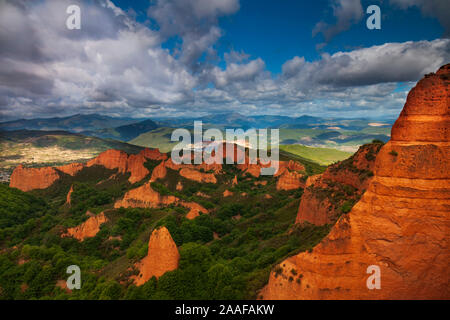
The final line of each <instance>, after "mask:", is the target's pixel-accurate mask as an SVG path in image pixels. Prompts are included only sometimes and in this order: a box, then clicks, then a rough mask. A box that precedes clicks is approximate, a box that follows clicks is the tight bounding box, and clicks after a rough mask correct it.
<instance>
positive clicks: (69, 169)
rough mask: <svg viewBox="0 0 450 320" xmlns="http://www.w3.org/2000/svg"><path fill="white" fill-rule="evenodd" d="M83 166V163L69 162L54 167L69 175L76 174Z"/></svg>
mask: <svg viewBox="0 0 450 320" xmlns="http://www.w3.org/2000/svg"><path fill="white" fill-rule="evenodd" d="M83 168H84V164H83V163H70V164H66V165H64V166H59V167H56V169H58V170H59V171H62V172H64V173H66V174H69V175H71V176H74V175H76V174H77V173H78V172H79V171H80V170H81V169H83Z"/></svg>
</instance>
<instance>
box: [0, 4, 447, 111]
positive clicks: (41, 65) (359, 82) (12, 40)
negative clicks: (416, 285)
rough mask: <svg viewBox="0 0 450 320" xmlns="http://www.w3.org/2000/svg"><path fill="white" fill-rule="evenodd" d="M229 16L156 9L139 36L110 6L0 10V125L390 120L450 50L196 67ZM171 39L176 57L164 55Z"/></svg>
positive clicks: (391, 47)
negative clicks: (232, 117)
mask: <svg viewBox="0 0 450 320" xmlns="http://www.w3.org/2000/svg"><path fill="white" fill-rule="evenodd" d="M69 4H79V5H80V7H81V10H82V17H84V18H82V28H81V30H68V29H67V28H66V27H65V19H66V17H67V14H66V12H65V9H66V8H67V6H68V5H69ZM238 9H239V2H238V1H237V0H226V1H218V0H217V1H209V0H208V1H207V0H201V1H199V2H193V1H181V0H179V1H178V0H166V1H162V0H158V1H156V3H154V4H153V5H152V6H151V7H150V9H149V12H148V14H149V16H150V17H153V18H154V19H155V21H156V23H157V25H158V27H155V26H152V27H148V26H146V25H143V24H140V23H138V22H136V21H135V18H134V17H133V16H129V15H128V13H126V12H124V11H122V10H121V9H120V8H118V7H116V6H115V5H114V4H113V3H112V2H111V1H109V0H93V1H89V2H87V1H81V2H77V1H75V0H70V1H69V0H47V1H39V2H36V1H28V0H24V1H12V0H6V1H0V115H1V116H2V117H3V118H19V117H45V116H55V115H60V116H62V115H69V114H74V113H88V112H89V113H92V112H99V113H104V114H111V115H121V116H124V115H126V116H136V117H154V116H168V115H169V116H195V115H199V114H205V113H208V112H221V113H222V112H224V111H230V112H231V111H238V112H242V113H248V114H255V113H256V114H285V115H293V116H295V115H301V114H304V113H307V114H318V115H320V114H324V113H327V114H334V115H342V116H344V115H346V114H347V115H350V116H356V115H364V114H374V113H377V112H383V113H388V114H389V113H395V112H398V110H400V108H401V107H402V105H403V103H404V98H405V96H406V93H407V91H408V90H409V89H410V88H411V86H412V85H413V84H414V82H415V81H417V80H418V79H420V78H421V77H422V76H423V74H425V73H428V72H431V71H435V70H436V69H437V68H438V67H439V66H440V65H442V64H444V63H448V62H449V61H450V56H449V52H450V40H449V39H438V40H434V41H419V42H404V43H386V44H384V45H381V46H373V47H369V48H363V49H357V50H352V51H345V52H337V53H334V54H333V55H329V54H323V55H322V56H321V58H320V59H318V60H316V61H307V60H306V59H305V58H304V57H293V58H292V59H290V60H288V61H286V62H285V63H284V64H283V66H282V72H281V74H280V75H273V74H271V73H270V72H269V71H267V69H266V64H265V62H264V60H262V59H261V58H258V57H252V56H250V55H248V54H247V53H245V52H243V51H240V52H236V51H233V50H231V51H230V52H227V53H225V54H224V60H225V61H224V66H222V65H220V66H219V65H217V64H207V63H198V61H199V58H200V57H201V56H202V55H203V54H207V55H214V44H215V42H216V41H217V39H218V38H219V37H220V36H221V34H222V31H221V30H220V28H219V26H218V23H217V21H218V18H219V17H221V16H224V15H228V14H232V13H234V12H236V11H237V10H238ZM336 10H337V9H336ZM342 10H344V9H342ZM339 12H340V11H339ZM339 15H341V16H342V17H344V16H346V15H345V14H344V13H339ZM342 19H344V18H342ZM338 20H339V19H338ZM173 36H179V37H181V39H182V41H183V42H182V45H181V47H180V51H179V52H177V51H176V50H175V52H171V51H170V50H168V49H164V48H163V44H164V42H165V41H166V40H167V39H169V38H170V37H173ZM23 39H27V41H23ZM398 82H403V83H404V84H405V85H404V87H402V88H399V87H398V85H397V83H398Z"/></svg>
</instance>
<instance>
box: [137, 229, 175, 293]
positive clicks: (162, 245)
mask: <svg viewBox="0 0 450 320" xmlns="http://www.w3.org/2000/svg"><path fill="white" fill-rule="evenodd" d="M179 260H180V254H179V252H178V249H177V246H176V244H175V242H174V241H173V239H172V237H171V235H170V232H169V230H167V228H166V227H160V228H159V229H155V230H153V232H152V235H151V236H150V240H149V242H148V253H147V256H146V257H145V258H144V259H142V260H141V261H140V262H138V263H137V264H136V267H137V268H138V270H139V274H138V275H137V276H136V277H135V278H134V282H135V283H136V285H138V286H140V285H143V284H144V283H145V282H147V281H148V280H150V279H151V278H152V277H153V276H155V277H156V278H159V277H160V276H162V275H163V274H164V273H166V272H168V271H172V270H175V269H177V268H178V262H179Z"/></svg>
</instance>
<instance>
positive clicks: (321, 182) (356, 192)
mask: <svg viewBox="0 0 450 320" xmlns="http://www.w3.org/2000/svg"><path fill="white" fill-rule="evenodd" d="M381 147H382V144H381V143H372V144H366V145H363V146H361V147H360V148H359V149H358V151H357V152H356V153H355V154H354V155H353V156H351V157H350V158H349V159H346V160H344V161H340V162H338V163H336V164H333V165H331V166H329V167H328V168H327V170H326V171H325V172H324V173H323V174H320V175H315V176H311V177H309V178H308V180H307V181H306V186H305V189H304V192H303V195H302V198H301V201H300V206H299V209H298V214H297V218H296V220H295V222H296V223H304V222H308V223H312V224H315V225H323V224H332V223H335V222H336V220H337V219H338V218H339V216H340V215H341V214H342V213H343V211H344V212H345V213H346V212H348V211H347V210H349V209H350V208H351V206H352V204H354V203H355V202H356V201H357V200H359V198H360V197H361V195H362V194H363V193H364V192H365V191H366V189H367V186H368V185H369V182H370V181H371V179H372V176H373V169H374V165H375V157H376V155H377V154H378V152H379V151H380V149H381ZM346 206H347V208H348V209H346Z"/></svg>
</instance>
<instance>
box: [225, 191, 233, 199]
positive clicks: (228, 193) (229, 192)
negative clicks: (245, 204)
mask: <svg viewBox="0 0 450 320" xmlns="http://www.w3.org/2000/svg"><path fill="white" fill-rule="evenodd" d="M232 195H233V192H231V191H230V190H225V191H224V192H223V197H224V198H226V197H230V196H232Z"/></svg>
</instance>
